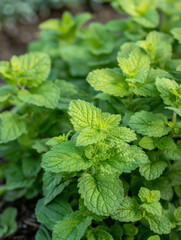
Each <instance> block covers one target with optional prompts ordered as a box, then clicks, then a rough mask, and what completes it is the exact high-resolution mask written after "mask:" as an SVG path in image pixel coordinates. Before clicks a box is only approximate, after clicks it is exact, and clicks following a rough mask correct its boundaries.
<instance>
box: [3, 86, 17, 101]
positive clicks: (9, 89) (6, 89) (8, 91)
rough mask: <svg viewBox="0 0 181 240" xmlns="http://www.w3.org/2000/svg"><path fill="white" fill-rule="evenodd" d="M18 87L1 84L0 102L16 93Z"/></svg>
mask: <svg viewBox="0 0 181 240" xmlns="http://www.w3.org/2000/svg"><path fill="white" fill-rule="evenodd" d="M17 91H18V89H17V88H16V87H14V86H10V85H3V86H1V87H0V102H5V101H7V100H8V99H9V98H10V97H11V95H13V94H16V93H17Z"/></svg>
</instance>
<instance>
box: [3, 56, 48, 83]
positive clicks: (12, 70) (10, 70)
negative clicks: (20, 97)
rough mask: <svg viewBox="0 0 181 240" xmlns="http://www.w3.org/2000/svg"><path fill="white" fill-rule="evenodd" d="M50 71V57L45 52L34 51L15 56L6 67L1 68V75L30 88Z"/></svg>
mask: <svg viewBox="0 0 181 240" xmlns="http://www.w3.org/2000/svg"><path fill="white" fill-rule="evenodd" d="M49 72H50V58H49V56H48V55H46V54H45V53H40V52H33V53H27V54H25V55H22V56H20V57H16V56H13V57H12V58H11V61H10V63H6V67H4V68H0V74H1V76H2V77H3V78H4V79H5V80H6V81H7V82H8V83H9V84H10V85H18V86H24V85H26V86H27V87H28V88H32V87H37V86H39V85H40V84H41V83H42V82H43V81H45V80H46V78H47V77H48V75H49Z"/></svg>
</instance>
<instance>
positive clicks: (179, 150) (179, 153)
mask: <svg viewBox="0 0 181 240" xmlns="http://www.w3.org/2000/svg"><path fill="white" fill-rule="evenodd" d="M164 155H165V156H166V157H167V159H172V160H175V161H179V160H181V140H178V141H177V143H176V144H172V145H171V144H170V146H168V148H167V149H166V150H165V151H164Z"/></svg>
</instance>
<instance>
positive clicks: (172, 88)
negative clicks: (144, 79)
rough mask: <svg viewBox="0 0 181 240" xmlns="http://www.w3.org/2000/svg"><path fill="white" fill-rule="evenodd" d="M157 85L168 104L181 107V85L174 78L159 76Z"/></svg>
mask: <svg viewBox="0 0 181 240" xmlns="http://www.w3.org/2000/svg"><path fill="white" fill-rule="evenodd" d="M156 87H157V89H158V91H159V92H160V96H161V98H162V99H163V101H164V103H165V104H166V105H170V106H173V107H176V108H179V107H181V93H180V92H181V86H180V85H179V84H178V83H177V82H175V81H174V80H170V79H167V78H157V79H156Z"/></svg>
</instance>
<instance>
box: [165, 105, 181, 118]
mask: <svg viewBox="0 0 181 240" xmlns="http://www.w3.org/2000/svg"><path fill="white" fill-rule="evenodd" d="M166 109H169V110H172V111H174V112H175V113H176V114H178V115H179V116H180V117H181V109H180V108H174V107H166Z"/></svg>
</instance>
